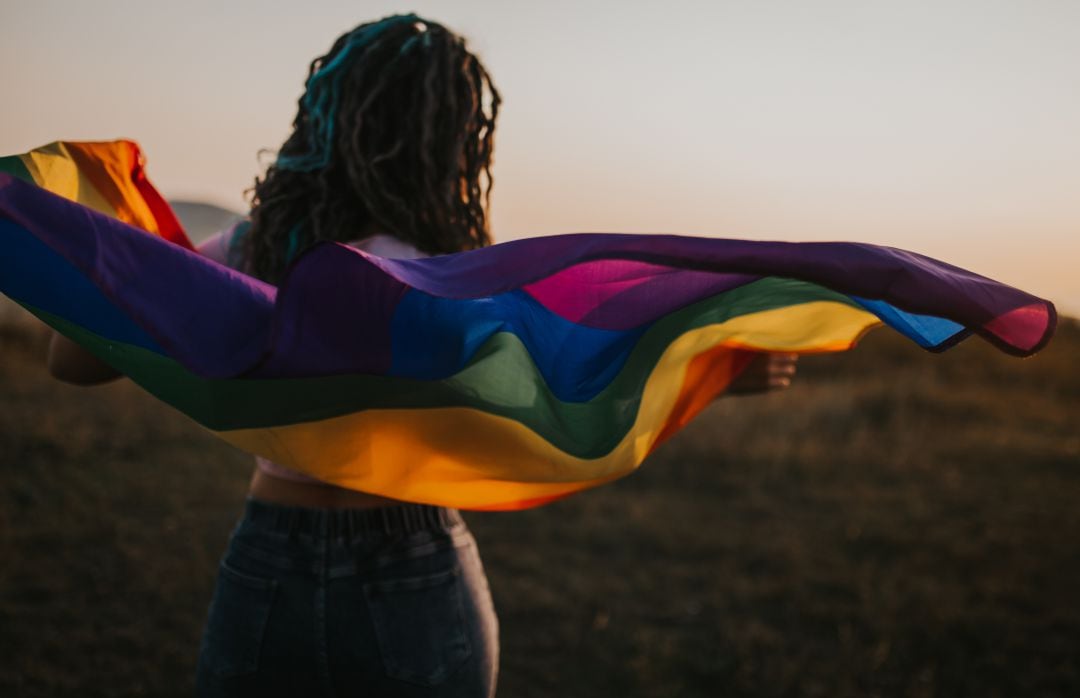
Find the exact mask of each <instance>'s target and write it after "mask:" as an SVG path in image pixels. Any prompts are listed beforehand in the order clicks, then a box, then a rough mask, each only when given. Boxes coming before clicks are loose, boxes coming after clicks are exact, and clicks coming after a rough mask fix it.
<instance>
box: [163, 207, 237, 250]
mask: <svg viewBox="0 0 1080 698" xmlns="http://www.w3.org/2000/svg"><path fill="white" fill-rule="evenodd" d="M169 205H170V206H172V209H173V211H175V212H176V217H177V218H179V219H180V225H182V226H184V230H185V231H187V234H188V237H190V238H191V240H192V241H193V242H195V243H198V242H200V241H202V240H204V239H206V238H208V237H209V236H211V235H213V234H214V233H216V232H217V231H219V230H221V229H222V228H227V227H228V226H230V225H232V224H233V223H235V222H236V221H237V220H239V219H240V218H241V216H242V215H243V214H241V213H239V212H237V211H230V210H229V209H227V208H222V207H220V206H215V205H214V204H208V203H205V202H202V201H180V200H174V201H170V202H169Z"/></svg>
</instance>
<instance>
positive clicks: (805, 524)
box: [0, 323, 1080, 698]
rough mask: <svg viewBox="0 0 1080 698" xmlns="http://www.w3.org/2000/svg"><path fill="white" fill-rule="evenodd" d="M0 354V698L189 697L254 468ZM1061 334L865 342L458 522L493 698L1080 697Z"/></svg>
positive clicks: (20, 337) (135, 398) (186, 426)
mask: <svg viewBox="0 0 1080 698" xmlns="http://www.w3.org/2000/svg"><path fill="white" fill-rule="evenodd" d="M42 355H43V345H42V338H41V337H40V336H39V335H38V334H37V333H35V332H32V331H27V330H25V329H13V328H11V327H8V328H7V329H2V330H0V386H2V387H0V390H2V391H3V392H2V394H3V398H4V399H3V400H2V401H0V559H2V561H3V562H2V563H0V696H53V695H79V696H99V695H100V696H128V695H150V696H174V695H175V696H180V695H190V693H191V675H192V672H193V666H194V660H195V652H196V647H197V643H198V638H199V634H200V629H201V623H202V620H203V617H204V614H205V611H206V605H207V604H208V602H209V598H210V592H211V585H212V582H213V575H214V573H215V567H216V561H217V558H218V556H219V555H220V553H221V550H222V549H223V546H224V543H225V539H226V537H227V535H228V532H229V530H230V528H231V526H232V524H233V522H234V520H235V517H236V516H237V515H238V513H239V510H240V506H241V502H242V500H243V496H244V488H245V485H246V482H247V478H248V476H249V470H250V465H249V459H248V458H247V457H246V456H245V455H244V454H242V453H239V452H237V451H234V450H232V449H230V448H229V447H228V446H225V445H224V444H222V443H219V442H217V441H216V440H215V439H214V438H213V437H211V436H209V435H208V434H206V433H203V432H202V431H201V430H200V429H199V428H197V427H196V426H195V425H194V424H193V423H191V422H190V421H189V420H187V419H186V418H184V417H182V416H179V415H178V414H177V413H175V412H174V411H172V410H171V409H169V408H166V407H164V406H162V405H159V404H157V403H156V402H154V401H153V400H151V399H150V398H148V397H147V396H146V395H144V394H142V393H141V391H140V390H139V389H138V388H136V387H135V386H133V385H130V384H128V383H126V382H120V383H117V384H114V385H109V386H105V387H100V388H94V389H79V388H74V387H69V386H65V385H61V384H58V383H55V382H53V381H51V380H50V379H49V378H48V377H47V376H46V374H45V371H44V368H43V367H42V360H41V356H42ZM1077 356H1080V327H1078V325H1077V324H1076V323H1066V324H1065V325H1064V326H1063V327H1061V329H1060V330H1059V334H1058V337H1057V338H1056V340H1055V341H1054V342H1053V343H1052V344H1051V346H1050V347H1049V348H1048V349H1047V350H1045V351H1044V352H1043V353H1042V354H1040V355H1038V356H1036V357H1035V358H1033V359H1029V360H1022V361H1021V360H1017V359H1013V358H1010V357H1006V356H1003V355H1000V354H998V353H997V352H996V351H994V350H993V349H991V348H990V347H989V346H987V345H986V344H985V343H983V342H981V341H980V340H972V341H969V342H967V343H965V344H964V345H962V346H960V347H958V348H956V349H954V350H952V351H950V352H948V353H947V354H945V355H942V356H932V355H929V354H927V353H925V352H922V351H921V350H918V349H916V348H914V347H911V346H908V345H906V344H905V343H904V341H902V340H901V339H899V338H898V337H897V336H895V335H893V334H891V333H889V332H887V331H879V332H875V333H873V334H872V335H871V336H870V337H869V338H867V340H866V341H865V342H864V344H863V346H861V347H859V348H858V349H857V350H855V351H854V352H851V353H849V354H845V355H839V356H823V357H812V358H810V359H804V361H803V362H802V365H801V367H800V372H801V373H800V377H799V380H798V381H797V384H796V385H795V386H794V387H793V388H792V389H791V390H789V391H787V392H786V393H785V394H782V395H776V396H768V397H758V398H739V399H724V400H721V401H719V402H717V403H716V404H715V405H714V406H713V407H711V408H710V410H709V411H708V412H707V413H706V414H704V415H703V416H702V417H701V418H700V419H699V420H698V421H697V422H696V423H695V424H693V425H691V428H689V429H688V430H687V431H686V432H684V433H683V434H681V435H680V436H679V437H677V438H676V439H675V440H673V441H672V442H671V443H669V444H667V445H666V446H665V447H663V448H662V449H661V450H660V451H659V452H658V453H657V454H656V455H655V456H654V457H653V458H652V459H651V460H650V461H649V462H647V463H646V464H645V466H644V467H643V468H642V469H641V471H640V472H639V473H637V474H635V475H633V476H631V477H629V478H627V479H625V480H623V481H620V482H618V483H615V484H614V485H610V486H607V487H604V488H601V489H599V490H596V491H593V492H588V493H585V494H582V495H579V496H576V497H572V498H570V499H568V500H566V501H563V502H560V503H557V504H554V505H551V506H548V507H545V508H542V509H538V510H534V511H528V512H518V513H512V514H484V515H477V514H473V515H471V516H469V521H470V524H471V526H472V527H473V530H474V532H475V533H476V536H477V538H478V540H479V541H480V547H481V551H482V552H483V554H484V559H485V563H486V566H487V569H488V573H489V576H490V579H491V584H492V587H493V589H494V593H495V597H496V605H497V606H498V609H499V613H500V618H501V623H502V653H503V655H502V673H501V678H500V691H499V693H500V695H501V696H507V697H510V698H513V697H516V696H582V697H584V696H588V697H603V696H619V698H629V697H633V696H878V695H879V696H980V697H984V696H1076V695H1080V593H1078V590H1080V507H1078V506H1077V499H1078V495H1080V368H1078V367H1077V364H1076V357H1077Z"/></svg>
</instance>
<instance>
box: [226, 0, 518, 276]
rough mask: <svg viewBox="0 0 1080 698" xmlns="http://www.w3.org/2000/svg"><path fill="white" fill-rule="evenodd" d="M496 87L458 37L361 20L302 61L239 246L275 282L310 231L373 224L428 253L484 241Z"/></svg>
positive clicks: (397, 22)
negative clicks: (294, 109) (289, 118)
mask: <svg viewBox="0 0 1080 698" xmlns="http://www.w3.org/2000/svg"><path fill="white" fill-rule="evenodd" d="M499 103H500V99H499V93H498V91H497V90H496V89H495V86H494V85H493V84H492V82H491V78H490V76H489V75H488V73H487V71H486V70H485V69H484V66H483V65H481V63H480V61H479V60H478V59H477V58H476V56H474V55H473V54H472V53H470V52H469V51H468V50H467V49H466V47H465V40H464V39H462V38H461V37H459V36H457V35H455V34H454V33H453V32H451V31H450V30H448V29H446V28H445V27H443V26H442V25H439V24H437V23H435V22H430V21H428V20H425V19H421V18H419V17H417V16H416V15H394V16H391V17H386V18H384V19H381V20H379V21H377V22H370V23H367V24H362V25H360V26H358V27H357V28H355V29H353V30H352V31H350V32H348V33H347V34H345V35H343V36H341V37H340V38H338V40H337V41H336V42H334V45H333V46H332V47H331V49H330V51H329V53H327V54H326V55H325V56H322V57H321V58H317V59H315V60H314V61H313V62H312V63H311V66H310V68H309V70H308V79H307V89H306V91H305V93H304V95H303V96H302V97H301V98H300V102H299V111H298V113H297V115H296V120H295V121H294V122H293V132H292V134H291V135H290V136H289V138H288V139H287V140H286V141H285V143H284V144H283V145H282V147H281V150H280V151H279V153H278V157H277V161H276V162H275V163H274V164H273V165H271V166H270V167H269V168H268V169H267V172H266V175H265V176H264V177H262V178H260V179H257V180H256V182H255V187H254V196H253V199H252V210H251V227H250V230H249V231H248V233H247V234H245V235H244V237H243V238H242V239H240V240H238V241H237V242H238V252H239V253H240V254H241V255H242V257H243V258H244V259H245V260H246V263H247V265H248V267H249V268H250V271H251V273H253V274H254V275H255V276H258V277H259V278H262V279H265V280H267V281H270V282H274V283H276V282H277V281H278V280H280V278H281V276H282V273H283V272H284V270H285V267H286V266H287V265H288V263H289V261H290V260H291V259H292V258H293V257H294V256H295V255H296V254H297V253H299V252H300V251H302V250H303V249H305V248H306V247H308V246H309V245H311V244H313V243H315V242H317V241H320V240H335V241H339V242H347V241H349V240H354V239H356V238H358V237H363V236H364V235H365V234H369V233H370V231H372V230H381V231H385V232H387V233H390V234H392V235H394V236H395V237H397V238H399V239H401V240H403V241H405V242H408V243H410V244H412V245H413V246H415V247H417V248H418V249H420V250H422V251H424V252H426V253H428V254H445V253H449V252H458V251H461V250H466V249H473V248H476V247H482V246H484V245H488V244H490V242H491V238H490V235H489V232H488V218H487V209H488V206H489V204H490V201H491V186H492V184H493V179H492V176H491V158H492V149H493V137H494V132H495V118H496V116H497V115H498V110H499Z"/></svg>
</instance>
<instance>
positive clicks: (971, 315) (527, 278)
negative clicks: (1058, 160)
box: [0, 141, 1056, 509]
mask: <svg viewBox="0 0 1080 698" xmlns="http://www.w3.org/2000/svg"><path fill="white" fill-rule="evenodd" d="M51 148H52V150H50V151H49V153H48V158H52V162H51V165H50V167H45V166H42V165H41V164H40V162H42V161H43V160H48V158H46V157H45V156H40V157H38V158H37V159H33V158H31V160H30V162H31V164H33V165H34V167H36V169H33V168H32V167H30V166H24V168H23V170H24V171H19V170H18V168H17V166H16V165H14V164H12V163H15V162H16V161H17V163H24V162H26V158H27V156H21V157H20V158H3V159H0V171H2V172H7V173H9V174H7V175H5V174H0V245H2V246H3V250H4V253H3V255H0V291H2V292H3V293H5V294H6V295H8V296H9V297H11V298H13V299H14V300H15V301H17V302H19V303H20V304H22V305H23V306H25V307H26V308H27V309H29V310H30V311H31V312H33V313H35V314H36V315H37V316H38V317H40V318H41V319H42V320H44V321H45V322H46V323H48V324H49V325H51V326H52V327H54V328H55V329H57V330H58V331H60V332H61V333H63V334H65V335H67V336H68V337H70V338H71V339H73V340H74V341H76V342H78V343H79V344H81V345H82V346H84V347H85V348H86V349H87V350H89V351H90V352H92V353H94V354H95V355H97V356H98V357H100V358H102V359H103V360H104V361H106V362H108V363H109V364H111V365H112V366H114V367H115V368H116V369H117V370H119V371H121V372H123V373H124V374H126V375H128V376H130V377H131V378H132V379H133V380H134V381H136V382H137V383H139V384H140V385H142V386H143V387H144V388H146V389H147V390H148V391H149V392H151V393H152V394H154V395H155V396H157V397H158V398H160V399H162V400H164V401H165V402H167V403H169V404H171V405H173V406H174V407H176V408H177V409H179V410H180V411H182V412H184V413H185V414H187V415H189V416H190V417H191V418H193V419H194V420H195V421H197V422H199V423H200V424H202V425H203V426H205V427H207V428H208V429H211V430H213V431H214V432H215V433H217V434H218V435H219V436H220V437H221V438H223V439H225V440H226V441H228V442H230V443H232V444H234V445H236V446H239V447H240V448H243V449H245V450H248V451H250V452H252V453H256V454H259V455H262V456H264V457H267V458H270V459H271V460H274V461H276V462H279V463H282V464H285V465H288V466H290V467H293V468H296V469H297V470H300V471H302V472H305V473H308V474H311V475H313V476H314V477H317V478H319V479H321V480H324V481H327V482H330V483H333V484H337V485H340V486H343V487H349V488H354V489H358V490H362V491H366V492H371V493H375V494H380V495H384V496H388V497H394V498H397V499H403V500H409V501H417V502H427V503H432V504H441V505H447V506H455V507H460V508H472V509H517V508H524V507H529V506H535V505H539V504H543V503H545V502H548V501H552V500H554V499H557V498H559V497H562V496H566V495H568V494H572V493H574V492H577V491H580V490H582V489H585V488H588V487H592V486H595V485H598V484H601V483H604V482H607V481H610V480H612V479H615V478H617V477H620V476H622V475H625V474H626V473H628V472H630V471H632V470H633V469H635V468H636V467H637V466H638V465H640V463H641V462H642V460H643V459H644V458H645V457H646V456H647V455H648V454H649V453H650V452H651V451H652V450H653V449H655V448H656V446H657V445H659V443H661V442H662V441H663V440H665V439H667V438H669V437H670V436H671V435H673V434H674V433H675V432H677V431H678V430H679V429H680V428H681V427H682V426H684V425H685V424H686V423H688V422H689V421H690V419H692V418H693V416H694V415H695V414H696V413H697V412H699V411H700V410H701V409H703V408H704V407H705V406H706V405H707V404H708V403H709V401H710V400H712V399H713V398H715V397H716V396H717V395H719V394H720V393H722V392H723V390H724V389H725V388H726V387H727V385H728V384H729V383H730V382H731V380H732V379H733V378H734V377H735V376H736V375H737V374H738V373H739V371H741V370H742V368H743V367H744V366H745V365H746V363H747V362H748V360H749V359H750V358H751V357H752V356H754V355H755V354H756V353H758V352H768V351H790V352H798V353H813V352H824V351H841V350H845V349H848V348H850V347H852V346H853V345H854V344H855V343H856V342H857V341H858V339H859V338H860V337H861V336H862V335H863V334H864V333H865V332H866V331H868V330H870V329H871V328H873V327H876V326H878V325H881V324H885V325H888V326H890V327H892V328H894V329H895V330H897V331H899V332H901V333H902V334H904V335H905V336H907V337H909V338H910V339H911V340H913V341H915V342H916V343H917V344H919V345H920V346H922V347H924V348H926V349H929V350H931V351H940V350H943V349H946V348H948V347H950V346H952V345H953V344H955V343H956V342H958V341H960V340H962V339H964V338H965V337H967V336H969V335H970V334H973V333H974V334H978V335H980V336H982V337H983V338H985V339H987V340H988V341H990V342H992V343H993V344H994V345H996V346H997V347H999V348H1000V349H1002V350H1003V351H1006V352H1009V353H1012V354H1016V355H1019V356H1027V355H1030V354H1032V353H1034V352H1036V351H1038V350H1039V349H1040V348H1041V347H1042V346H1043V345H1045V343H1046V342H1047V341H1048V340H1049V338H1050V336H1051V334H1052V332H1053V329H1054V325H1055V320H1056V317H1055V311H1054V307H1053V305H1052V304H1051V303H1049V302H1047V301H1045V300H1042V299H1039V298H1037V297H1035V296H1032V295H1030V294H1027V293H1024V292H1022V291H1019V290H1017V289H1014V288H1011V287H1008V286H1006V285H1003V284H1000V283H998V282H995V281H993V280H991V279H987V278H985V277H982V276H979V275H977V274H973V273H971V272H968V271H965V270H963V269H959V268H957V267H953V266H950V265H948V264H944V263H942V262H938V261H936V260H933V259H930V258H927V257H924V256H921V255H918V254H915V253H911V252H906V251H902V250H897V249H892V248H887V247H879V246H875V245H868V244H860V243H782V242H754V241H744V240H721V239H711V238H695V237H683V236H675V235H619V234H579V235H562V236H553V237H546V238H533V239H528V240H520V241H515V242H509V243H504V244H500V245H494V246H491V247H488V248H484V249H480V250H475V251H470V252H463V253H459V254H453V255H445V256H440V257H434V258H428V259H419V260H392V259H385V258H381V257H377V256H374V255H370V254H367V253H365V252H361V251H359V250H355V249H353V248H349V247H346V246H344V245H339V244H334V243H323V244H320V245H317V246H315V247H313V248H312V249H310V250H308V251H307V252H305V253H304V254H302V255H301V256H300V257H299V258H298V259H297V260H295V261H294V263H293V264H292V265H291V266H290V268H289V269H288V270H287V272H286V274H285V277H284V279H283V281H282V282H281V284H280V285H279V286H277V287H275V286H272V285H270V284H267V283H264V282H262V281H259V280H257V279H254V278H251V277H249V276H246V275H245V274H242V273H240V272H238V271H235V270H232V269H228V268H225V267H223V266H221V265H219V264H217V263H215V262H213V261H210V260H207V259H205V258H203V257H201V256H199V255H198V254H197V253H196V252H194V251H192V249H191V245H190V242H188V241H187V238H186V236H184V234H183V231H182V230H181V229H180V227H179V224H177V223H176V221H175V217H174V216H173V215H172V213H171V211H169V210H168V208H167V206H164V208H162V206H163V205H164V201H163V199H161V197H160V196H159V195H157V193H156V192H154V191H153V188H152V187H151V186H150V185H149V182H148V181H147V180H146V178H145V175H144V174H143V172H142V166H141V163H142V157H141V155H140V154H139V152H138V149H137V147H136V146H134V144H132V143H130V142H128V141H120V142H115V143H112V144H71V143H67V144H60V145H56V144H54V146H51ZM132 149H133V150H132ZM57 153H60V154H59V155H58V154H57ZM64 153H66V157H67V162H66V163H65V162H60V161H61V160H63V159H64ZM87 153H90V154H91V155H93V157H91V156H87V155H86V154H87ZM76 154H78V155H76ZM101 162H107V163H112V164H111V165H110V166H109V167H100V166H99V165H100V163H101ZM71 163H73V164H71ZM115 163H121V166H117V165H116V164H115ZM133 163H134V164H137V165H138V167H133V166H132V164H133ZM95 167H97V169H95ZM91 172H93V174H91ZM58 173H59V174H58ZM103 173H104V174H103ZM60 174H62V175H63V176H62V177H61V176H59V175H60ZM50 177H52V179H53V180H58V181H60V182H61V185H60V186H50ZM106 180H107V181H108V182H112V184H111V185H110V184H108V183H102V182H105V181H106ZM72 181H76V182H77V183H78V184H79V186H77V187H76V186H72V185H71V182H72ZM133 182H134V183H133ZM86 183H89V184H90V185H92V188H91V187H88V186H87V184H86ZM54 192H55V193H54ZM95 192H96V193H98V194H100V196H96V197H95V196H94V195H93V194H94V193H95ZM102 192H108V193H102ZM116 192H122V193H123V196H122V197H121V198H120V199H117V198H116ZM64 197H67V198H64ZM110 197H112V198H110ZM125 197H126V198H125ZM129 199H131V201H129ZM132 201H133V203H132ZM125 202H127V203H125ZM94 209H96V210H94ZM121 212H126V213H121ZM147 212H149V215H150V218H149V219H147V218H146V217H145V216H146V213H147ZM147 231H149V232H151V233H155V234H153V235H147V234H146V232H147Z"/></svg>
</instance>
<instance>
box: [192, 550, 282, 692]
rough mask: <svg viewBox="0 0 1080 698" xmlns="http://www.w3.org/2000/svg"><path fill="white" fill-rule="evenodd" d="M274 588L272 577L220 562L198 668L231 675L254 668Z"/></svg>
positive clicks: (219, 676) (254, 669)
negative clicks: (241, 569) (252, 573)
mask: <svg viewBox="0 0 1080 698" xmlns="http://www.w3.org/2000/svg"><path fill="white" fill-rule="evenodd" d="M276 591H277V582H276V581H275V580H273V579H262V578H260V577H253V576H251V575H248V574H244V573H243V572H238V571H237V570H235V569H233V568H232V567H230V566H229V565H228V564H226V563H225V562H222V563H221V567H220V568H219V572H218V581H217V587H216V588H215V589H214V597H213V600H211V602H210V613H209V617H208V618H207V621H206V633H205V636H204V638H203V646H202V649H201V652H200V657H199V664H200V671H201V670H202V669H205V670H207V671H209V672H210V673H211V674H213V675H215V676H217V677H218V678H231V677H236V676H243V675H246V674H253V673H255V671H257V670H258V668H259V653H260V651H261V649H262V641H263V634H264V633H265V631H266V623H267V621H268V620H269V618H270V610H271V608H272V607H273V604H274V594H275V592H276Z"/></svg>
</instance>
